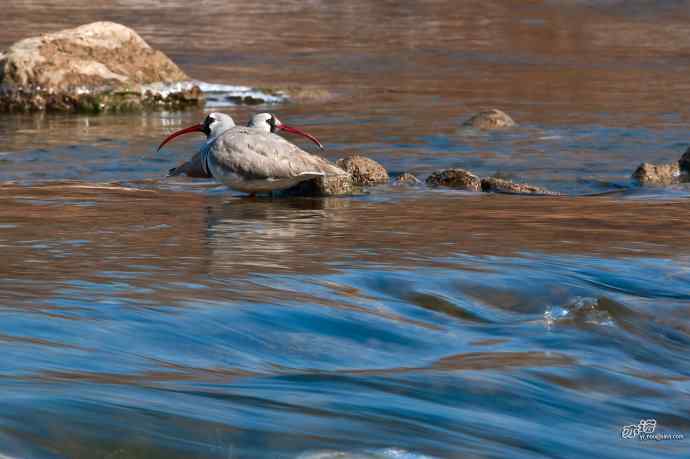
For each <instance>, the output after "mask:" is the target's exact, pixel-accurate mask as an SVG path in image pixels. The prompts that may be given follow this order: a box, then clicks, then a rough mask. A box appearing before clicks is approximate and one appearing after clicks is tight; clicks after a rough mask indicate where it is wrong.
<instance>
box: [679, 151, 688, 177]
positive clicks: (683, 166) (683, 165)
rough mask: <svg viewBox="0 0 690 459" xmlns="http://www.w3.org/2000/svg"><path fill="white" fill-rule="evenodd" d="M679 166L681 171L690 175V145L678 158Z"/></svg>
mask: <svg viewBox="0 0 690 459" xmlns="http://www.w3.org/2000/svg"><path fill="white" fill-rule="evenodd" d="M678 167H679V168H680V172H682V173H683V174H685V175H690V147H688V149H687V150H685V153H683V156H681V157H680V159H679V160H678Z"/></svg>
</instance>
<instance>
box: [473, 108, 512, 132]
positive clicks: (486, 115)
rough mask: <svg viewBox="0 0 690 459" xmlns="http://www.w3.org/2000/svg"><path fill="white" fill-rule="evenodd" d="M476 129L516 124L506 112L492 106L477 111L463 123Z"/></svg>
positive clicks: (505, 126) (499, 127)
mask: <svg viewBox="0 0 690 459" xmlns="http://www.w3.org/2000/svg"><path fill="white" fill-rule="evenodd" d="M463 126H470V127H473V128H476V129H501V128H507V127H512V126H516V123H515V121H513V119H512V118H511V117H510V116H508V114H507V113H505V112H503V111H501V110H498V109H496V108H493V109H491V110H485V111H482V112H479V113H477V114H476V115H474V116H473V117H472V118H470V119H468V120H467V121H465V122H464V123H463Z"/></svg>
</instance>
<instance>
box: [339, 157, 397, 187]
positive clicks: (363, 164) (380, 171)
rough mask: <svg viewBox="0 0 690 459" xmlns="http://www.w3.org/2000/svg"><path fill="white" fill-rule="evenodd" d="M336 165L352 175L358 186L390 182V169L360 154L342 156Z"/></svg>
mask: <svg viewBox="0 0 690 459" xmlns="http://www.w3.org/2000/svg"><path fill="white" fill-rule="evenodd" d="M335 165H336V166H338V167H339V168H341V169H342V170H344V171H346V172H348V173H350V174H351V175H352V181H353V183H354V184H355V185H357V186H371V185H378V184H381V183H388V180H389V177H388V171H386V168H385V167H383V166H382V165H381V164H379V163H377V162H376V161H374V160H373V159H370V158H367V157H365V156H361V155H358V154H355V155H352V156H350V157H347V158H340V159H339V160H338V161H336V162H335Z"/></svg>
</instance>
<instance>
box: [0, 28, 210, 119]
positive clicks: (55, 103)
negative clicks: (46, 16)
mask: <svg viewBox="0 0 690 459" xmlns="http://www.w3.org/2000/svg"><path fill="white" fill-rule="evenodd" d="M188 80H189V77H188V76H187V75H186V74H185V73H184V72H183V71H182V70H180V68H179V67H178V66H177V65H175V63H174V62H172V61H171V60H170V59H169V58H168V57H167V56H166V55H165V54H163V53H162V52H160V51H158V50H155V49H153V48H151V47H150V46H149V45H148V44H147V43H146V42H145V41H144V40H143V39H142V38H141V37H140V36H139V35H138V34H137V33H136V32H134V31H133V30H131V29H129V28H127V27H125V26H123V25H120V24H116V23H113V22H94V23H91V24H86V25H82V26H79V27H77V28H74V29H67V30H62V31H60V32H55V33H50V34H46V35H43V36H40V37H32V38H27V39H24V40H21V41H19V42H17V43H15V44H13V45H12V46H10V48H9V49H8V50H7V51H5V52H4V53H0V111H31V110H57V111H89V112H97V111H102V110H109V111H118V110H140V109H144V108H162V109H179V108H184V107H187V106H193V105H200V104H202V103H203V94H202V92H201V91H200V90H199V88H198V87H197V86H195V85H193V84H186V85H185V84H178V85H177V86H175V87H174V89H172V90H170V89H164V90H160V88H161V87H162V86H164V85H171V84H173V83H182V82H187V81H188Z"/></svg>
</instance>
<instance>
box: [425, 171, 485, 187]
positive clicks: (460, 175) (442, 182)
mask: <svg viewBox="0 0 690 459" xmlns="http://www.w3.org/2000/svg"><path fill="white" fill-rule="evenodd" d="M426 183H427V185H429V186H447V187H450V188H459V189H461V190H467V191H481V179H480V178H479V177H478V176H476V175H474V174H473V173H471V172H468V171H466V170H464V169H446V170H443V171H437V172H434V173H432V174H431V175H430V176H429V177H428V178H427V179H426Z"/></svg>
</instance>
